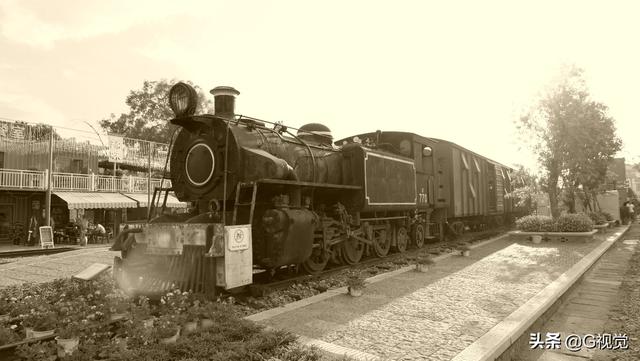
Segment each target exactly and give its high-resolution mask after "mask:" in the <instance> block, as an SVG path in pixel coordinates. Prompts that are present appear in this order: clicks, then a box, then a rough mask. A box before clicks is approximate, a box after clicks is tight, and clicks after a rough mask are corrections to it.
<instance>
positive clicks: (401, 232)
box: [395, 226, 409, 253]
mask: <svg viewBox="0 0 640 361" xmlns="http://www.w3.org/2000/svg"><path fill="white" fill-rule="evenodd" d="M408 245H409V232H407V227H403V226H400V227H398V228H397V229H396V247H395V248H396V251H398V252H400V253H402V252H404V251H406V250H407V246H408Z"/></svg>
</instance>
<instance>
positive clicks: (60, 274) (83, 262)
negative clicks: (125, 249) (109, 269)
mask: <svg viewBox="0 0 640 361" xmlns="http://www.w3.org/2000/svg"><path fill="white" fill-rule="evenodd" d="M109 247H110V246H109V245H102V246H97V245H94V246H92V247H88V248H82V249H78V250H74V251H68V252H62V253H56V254H51V255H46V256H33V257H23V258H14V259H6V260H5V261H7V263H3V264H0V287H4V286H9V285H14V284H20V283H24V282H46V281H52V280H54V279H56V278H64V277H71V276H73V275H75V274H77V273H79V272H80V271H82V270H83V269H85V268H87V267H88V266H90V265H91V264H93V263H105V264H108V265H111V264H113V257H114V256H117V255H119V254H120V252H113V251H109ZM1 257H2V256H1V255H0V258H1Z"/></svg>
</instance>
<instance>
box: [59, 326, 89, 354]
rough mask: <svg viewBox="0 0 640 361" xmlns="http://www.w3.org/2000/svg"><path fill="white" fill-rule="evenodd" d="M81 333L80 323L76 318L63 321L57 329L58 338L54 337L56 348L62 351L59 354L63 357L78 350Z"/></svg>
mask: <svg viewBox="0 0 640 361" xmlns="http://www.w3.org/2000/svg"><path fill="white" fill-rule="evenodd" d="M82 331H83V327H82V323H81V322H80V320H79V319H78V318H75V317H74V318H66V319H64V320H63V321H62V322H61V326H59V327H58V332H57V333H58V336H57V337H56V341H57V342H58V346H59V347H60V348H61V350H60V351H62V352H59V354H62V356H64V355H69V354H71V353H73V351H75V350H76V349H77V348H78V344H79V343H80V336H81V334H82ZM62 356H61V357H62Z"/></svg>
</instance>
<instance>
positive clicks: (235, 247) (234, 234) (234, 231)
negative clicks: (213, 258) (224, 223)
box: [225, 226, 251, 251]
mask: <svg viewBox="0 0 640 361" xmlns="http://www.w3.org/2000/svg"><path fill="white" fill-rule="evenodd" d="M225 228H226V229H225V231H226V232H227V234H226V237H225V238H227V239H228V240H229V242H228V244H227V246H228V247H229V251H244V250H245V249H249V242H251V229H250V228H249V229H247V228H246V227H245V226H242V227H231V226H229V227H225Z"/></svg>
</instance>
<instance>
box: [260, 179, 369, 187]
mask: <svg viewBox="0 0 640 361" xmlns="http://www.w3.org/2000/svg"><path fill="white" fill-rule="evenodd" d="M256 182H258V183H266V184H283V185H296V186H304V187H323V188H336V189H353V190H360V189H362V187H361V186H352V185H346V184H331V183H315V182H301V181H291V180H284V179H259V180H257V181H256Z"/></svg>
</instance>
